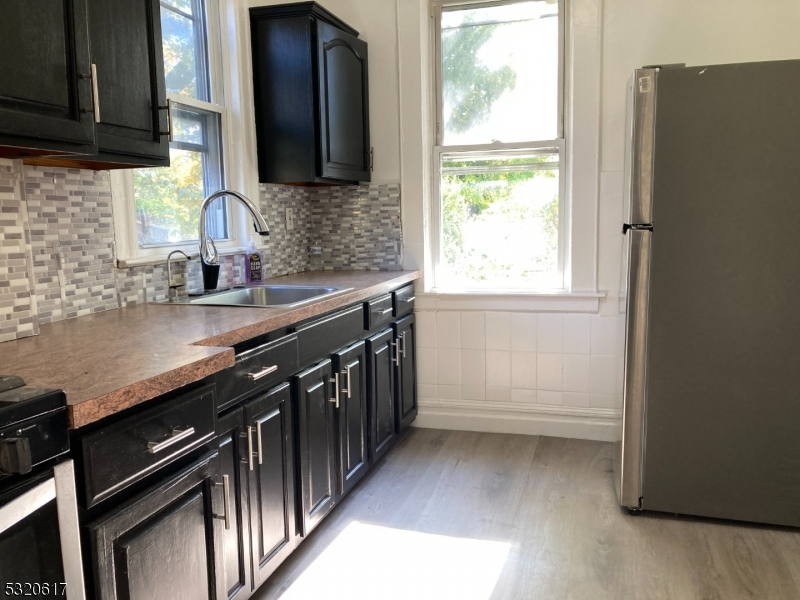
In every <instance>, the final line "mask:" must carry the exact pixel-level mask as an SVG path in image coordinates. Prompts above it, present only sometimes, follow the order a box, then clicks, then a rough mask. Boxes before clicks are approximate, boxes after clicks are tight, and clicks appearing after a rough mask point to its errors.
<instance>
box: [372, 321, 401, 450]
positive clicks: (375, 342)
mask: <svg viewBox="0 0 800 600" xmlns="http://www.w3.org/2000/svg"><path fill="white" fill-rule="evenodd" d="M367 357H368V363H369V364H368V369H367V389H368V391H369V407H370V414H371V417H370V420H371V423H370V425H371V435H370V455H371V458H372V462H375V461H376V460H378V459H379V458H380V457H381V456H383V455H384V453H385V452H386V451H387V450H388V449H389V447H390V446H391V445H392V443H393V442H394V440H395V436H396V433H395V427H394V418H395V409H394V404H395V403H394V394H395V389H394V375H395V365H396V362H397V361H396V344H395V342H394V333H393V332H392V330H391V329H387V330H386V331H384V332H382V333H379V334H378V335H376V336H374V337H371V338H369V339H368V340H367Z"/></svg>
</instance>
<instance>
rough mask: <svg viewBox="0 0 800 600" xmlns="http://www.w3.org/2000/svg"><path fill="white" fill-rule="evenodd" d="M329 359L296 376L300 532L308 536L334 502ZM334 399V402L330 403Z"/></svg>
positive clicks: (333, 431)
mask: <svg viewBox="0 0 800 600" xmlns="http://www.w3.org/2000/svg"><path fill="white" fill-rule="evenodd" d="M332 377H333V372H332V365H331V361H330V360H325V361H323V362H321V363H319V364H318V365H316V366H314V367H312V368H310V369H307V370H306V371H303V372H302V373H300V374H299V375H297V376H296V377H295V378H294V387H295V398H296V400H297V433H298V444H297V449H298V459H299V468H298V476H299V479H300V483H299V486H298V491H299V494H300V502H299V509H300V516H299V523H298V524H299V525H300V533H301V535H303V536H304V537H305V536H307V535H308V534H309V533H310V532H311V531H312V530H313V529H314V527H316V526H317V525H318V524H319V522H320V521H321V520H322V519H323V518H324V517H325V516H326V515H327V514H328V513H329V512H330V511H331V509H332V508H333V505H334V502H335V495H336V490H335V481H336V423H335V416H334V402H335V399H334V396H333V386H332V385H331V379H332ZM331 399H334V402H331Z"/></svg>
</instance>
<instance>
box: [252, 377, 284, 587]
mask: <svg viewBox="0 0 800 600" xmlns="http://www.w3.org/2000/svg"><path fill="white" fill-rule="evenodd" d="M291 406H292V402H291V389H290V387H289V384H288V383H285V384H283V385H281V386H278V387H276V388H275V389H272V390H270V391H268V392H267V393H266V394H264V395H263V396H260V397H259V398H257V399H255V400H253V401H251V402H249V403H248V404H247V405H246V406H245V423H246V425H247V431H246V442H247V446H248V450H247V453H248V454H249V458H248V459H247V469H248V473H249V477H250V523H251V527H252V530H253V535H252V548H253V550H252V552H253V579H254V585H255V587H258V586H259V585H260V584H261V582H263V581H264V580H266V578H267V577H269V576H270V575H271V574H272V572H273V571H274V570H275V569H276V568H277V567H278V565H280V564H281V563H282V562H283V561H284V559H285V558H286V557H287V556H289V554H291V552H292V550H294V547H295V535H296V529H297V525H296V522H295V499H294V480H295V472H294V448H293V439H292V415H291Z"/></svg>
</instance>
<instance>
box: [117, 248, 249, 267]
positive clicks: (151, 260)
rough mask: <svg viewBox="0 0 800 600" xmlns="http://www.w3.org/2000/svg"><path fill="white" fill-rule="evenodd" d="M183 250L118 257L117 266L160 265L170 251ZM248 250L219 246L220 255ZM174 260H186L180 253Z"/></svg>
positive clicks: (191, 254) (190, 253) (229, 254)
mask: <svg viewBox="0 0 800 600" xmlns="http://www.w3.org/2000/svg"><path fill="white" fill-rule="evenodd" d="M176 249H177V250H183V249H184V248H171V249H169V248H165V252H164V253H163V254H151V255H148V256H137V257H135V258H118V259H117V268H118V269H127V268H129V267H142V266H150V265H160V264H163V263H165V262H167V257H168V256H169V253H170V252H172V251H174V250H176ZM246 251H247V249H246V248H244V247H234V248H219V249H218V252H219V255H220V256H231V255H233V254H244V253H245V252H246ZM187 254H188V255H189V256H190V257H191V258H193V259H194V258H197V257H198V256H199V254H198V253H197V252H187ZM172 260H173V261H177V262H180V261H182V260H186V259H185V258H184V257H183V256H181V255H180V254H178V255H176V257H175V258H173V259H172Z"/></svg>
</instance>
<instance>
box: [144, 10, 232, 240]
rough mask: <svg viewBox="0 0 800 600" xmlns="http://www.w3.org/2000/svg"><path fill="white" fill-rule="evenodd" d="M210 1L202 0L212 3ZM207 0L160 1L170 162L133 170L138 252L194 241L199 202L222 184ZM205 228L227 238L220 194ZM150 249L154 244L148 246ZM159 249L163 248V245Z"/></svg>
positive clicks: (220, 112) (218, 99) (217, 85)
mask: <svg viewBox="0 0 800 600" xmlns="http://www.w3.org/2000/svg"><path fill="white" fill-rule="evenodd" d="M212 1H213V0H208V4H211V3H212ZM209 8H210V7H209V6H207V2H206V0H161V29H162V32H161V33H162V47H163V50H164V72H165V77H166V86H167V98H168V99H169V100H170V103H171V107H172V108H171V119H172V128H173V140H172V141H171V142H170V167H169V168H151V169H135V170H133V173H132V192H133V194H132V196H133V205H134V206H133V210H134V212H135V223H136V245H137V246H138V248H139V252H137V254H139V255H143V254H144V255H146V254H148V253H150V252H152V253H155V254H158V253H159V251H158V250H156V249H157V248H159V247H163V246H171V245H172V246H177V245H182V244H187V243H189V242H192V241H196V240H197V234H198V225H199V215H200V204H201V203H202V201H203V198H205V197H206V196H207V195H209V194H210V193H212V192H215V191H217V190H219V189H222V188H223V187H224V181H225V169H224V160H223V147H222V146H223V144H222V123H223V116H224V114H225V108H224V105H223V102H222V100H223V98H222V93H221V92H220V91H219V90H220V89H221V82H220V81H218V79H219V77H215V75H216V74H218V73H219V69H214V68H212V67H213V66H214V65H215V64H216V63H215V61H214V60H212V58H213V56H212V55H213V54H214V53H213V52H212V50H213V49H214V48H215V47H218V46H216V45H214V44H210V43H209V42H210V40H211V39H212V37H213V36H211V35H210V34H209V24H210V22H211V21H210V20H208V19H207V12H208V9H209ZM208 215H209V220H208V227H209V233H210V235H211V236H212V237H213V238H214V239H215V240H230V239H231V238H232V236H233V232H232V231H231V229H233V228H231V227H229V221H230V218H229V210H228V204H227V202H226V201H225V199H220V200H217V201H216V202H215V203H214V204H213V205H212V206H211V207H210V210H209V213H208ZM148 249H153V250H152V251H150V252H148ZM162 252H163V251H162Z"/></svg>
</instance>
